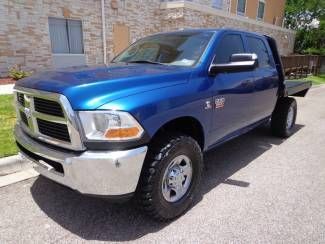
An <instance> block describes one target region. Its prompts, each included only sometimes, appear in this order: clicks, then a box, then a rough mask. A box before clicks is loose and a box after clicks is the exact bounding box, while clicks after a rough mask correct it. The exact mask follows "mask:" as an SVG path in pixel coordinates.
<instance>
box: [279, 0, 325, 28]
mask: <svg viewBox="0 0 325 244" xmlns="http://www.w3.org/2000/svg"><path fill="white" fill-rule="evenodd" d="M324 15H325V1H324V0H287V1H286V7H285V15H284V16H285V27H286V28H290V29H293V30H301V29H309V28H310V27H311V23H312V22H313V21H314V20H315V19H316V20H320V19H323V17H324Z"/></svg>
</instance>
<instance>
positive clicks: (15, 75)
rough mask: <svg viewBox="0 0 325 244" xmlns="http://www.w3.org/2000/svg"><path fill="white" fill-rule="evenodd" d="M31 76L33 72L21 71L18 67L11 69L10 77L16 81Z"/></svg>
mask: <svg viewBox="0 0 325 244" xmlns="http://www.w3.org/2000/svg"><path fill="white" fill-rule="evenodd" d="M31 74H32V72H27V71H24V70H21V69H20V68H19V66H18V65H14V66H13V67H11V68H9V77H10V78H12V79H14V80H19V79H22V78H25V77H28V76H30V75H31Z"/></svg>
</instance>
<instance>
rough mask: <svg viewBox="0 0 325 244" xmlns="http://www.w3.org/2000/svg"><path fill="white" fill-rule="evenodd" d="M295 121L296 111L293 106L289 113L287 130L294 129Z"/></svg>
mask: <svg viewBox="0 0 325 244" xmlns="http://www.w3.org/2000/svg"><path fill="white" fill-rule="evenodd" d="M293 120H294V110H293V107H292V106H291V107H290V108H289V111H288V116H287V125H286V126H287V129H290V128H291V127H292V124H293Z"/></svg>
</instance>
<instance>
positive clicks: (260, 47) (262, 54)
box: [247, 37, 271, 67]
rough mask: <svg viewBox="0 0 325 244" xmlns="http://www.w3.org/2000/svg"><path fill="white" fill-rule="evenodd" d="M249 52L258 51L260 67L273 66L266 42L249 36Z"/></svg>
mask: <svg viewBox="0 0 325 244" xmlns="http://www.w3.org/2000/svg"><path fill="white" fill-rule="evenodd" d="M247 44H248V52H250V53H256V54H257V57H258V63H259V67H268V66H271V61H270V57H269V53H268V51H267V49H266V46H265V44H264V42H263V41H262V40H261V39H259V38H255V37H247Z"/></svg>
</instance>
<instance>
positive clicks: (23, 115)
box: [20, 111, 28, 126]
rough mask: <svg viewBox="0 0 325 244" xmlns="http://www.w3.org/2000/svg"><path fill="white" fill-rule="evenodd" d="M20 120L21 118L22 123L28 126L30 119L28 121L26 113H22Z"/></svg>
mask: <svg viewBox="0 0 325 244" xmlns="http://www.w3.org/2000/svg"><path fill="white" fill-rule="evenodd" d="M20 118H21V121H23V122H24V124H25V125H27V126H28V119H27V116H26V114H25V113H24V112H22V111H20Z"/></svg>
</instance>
